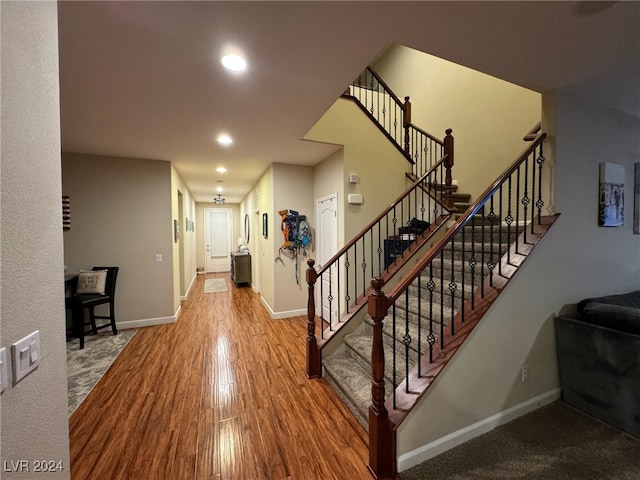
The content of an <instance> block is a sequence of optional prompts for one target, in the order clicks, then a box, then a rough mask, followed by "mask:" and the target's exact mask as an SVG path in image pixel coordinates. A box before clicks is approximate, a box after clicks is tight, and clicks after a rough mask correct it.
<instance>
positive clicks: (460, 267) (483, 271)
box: [421, 258, 489, 281]
mask: <svg viewBox="0 0 640 480" xmlns="http://www.w3.org/2000/svg"><path fill="white" fill-rule="evenodd" d="M452 263H453V271H454V272H455V273H461V272H463V271H464V273H465V274H469V275H471V272H472V269H471V267H470V266H469V262H468V261H466V262H463V261H461V260H451V259H446V258H445V259H444V261H441V260H440V258H435V259H434V260H433V261H432V262H431V264H432V265H433V276H434V278H436V277H437V278H439V275H440V270H441V269H442V267H443V266H444V271H445V275H446V274H447V273H448V274H450V273H451V264H452ZM480 267H481V266H480V265H479V264H476V266H475V268H474V269H473V273H474V275H476V276H477V277H482V276H484V275H488V274H489V269H488V268H487V266H486V265H484V268H480ZM421 276H422V278H423V279H424V278H426V279H427V281H429V278H430V276H431V270H430V268H429V267H427V268H425V269H424V271H423V272H422V274H421Z"/></svg>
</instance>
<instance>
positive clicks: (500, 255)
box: [498, 182, 509, 275]
mask: <svg viewBox="0 0 640 480" xmlns="http://www.w3.org/2000/svg"><path fill="white" fill-rule="evenodd" d="M503 186H504V182H503V183H501V184H500V189H499V190H498V195H500V197H499V200H498V218H499V219H500V221H499V222H498V245H500V248H499V250H498V258H499V259H500V260H498V275H502V261H501V259H502V187H503ZM506 248H507V250H508V249H509V245H507V247H506Z"/></svg>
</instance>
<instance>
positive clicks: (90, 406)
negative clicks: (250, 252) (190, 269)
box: [69, 274, 371, 480]
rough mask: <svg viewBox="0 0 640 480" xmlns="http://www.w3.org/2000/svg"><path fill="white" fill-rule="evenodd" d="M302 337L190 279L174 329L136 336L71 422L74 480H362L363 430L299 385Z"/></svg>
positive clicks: (244, 299) (322, 393)
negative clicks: (188, 288)
mask: <svg viewBox="0 0 640 480" xmlns="http://www.w3.org/2000/svg"><path fill="white" fill-rule="evenodd" d="M205 277H206V278H225V279H226V282H227V286H228V287H229V292H224V293H211V294H205V293H204V292H203V284H204V279H205ZM306 329H307V324H306V319H305V318H304V317H295V318H291V319H281V320H273V319H272V318H271V317H270V316H269V314H268V313H267V311H266V310H265V308H264V306H263V305H262V304H261V302H260V299H259V296H258V295H257V294H256V293H254V292H253V291H252V290H251V289H250V288H246V287H245V288H235V286H233V283H232V282H231V280H230V279H229V276H228V274H213V275H206V276H205V275H199V276H198V278H197V280H196V282H195V284H194V286H193V287H192V289H191V293H190V295H189V297H188V298H187V300H186V301H185V302H184V303H183V305H182V314H181V315H180V318H179V320H178V322H177V323H175V324H171V325H161V326H157V327H149V328H143V329H140V330H139V331H138V332H137V333H136V334H135V335H134V337H133V338H132V339H131V341H130V342H129V344H128V345H127V346H126V347H125V349H124V350H123V351H122V353H121V354H120V356H119V357H118V358H117V360H116V361H115V362H114V364H113V365H112V366H111V368H110V369H109V370H108V371H107V373H106V374H105V375H104V377H103V378H102V379H101V380H100V382H99V383H98V384H97V385H96V387H95V388H94V389H93V391H92V392H91V393H90V394H89V396H88V397H87V398H86V400H85V401H84V402H83V403H82V404H81V405H80V406H79V407H78V408H77V409H76V411H75V412H74V413H73V415H72V416H71V417H70V419H69V429H70V445H71V477H72V479H74V480H88V479H96V480H104V479H136V480H138V479H145V480H151V479H162V480H165V479H167V480H182V479H185V480H186V479H188V480H193V479H205V480H210V479H215V480H245V479H246V480H253V479H263V480H267V479H269V480H280V479H297V480H330V479H335V480H360V479H369V478H371V475H370V474H369V472H368V470H367V467H366V464H367V458H368V453H367V435H366V432H365V430H364V429H363V428H362V426H361V425H360V424H359V423H358V422H357V421H356V420H355V418H354V417H353V416H352V414H351V413H350V412H349V410H348V409H347V408H346V407H345V406H344V405H343V404H342V402H341V401H340V400H339V398H338V397H337V395H336V394H335V392H334V391H333V390H332V389H331V387H329V385H328V384H327V383H326V381H324V380H308V379H307V378H306V375H305V351H304V349H305V338H306V331H307V330H306Z"/></svg>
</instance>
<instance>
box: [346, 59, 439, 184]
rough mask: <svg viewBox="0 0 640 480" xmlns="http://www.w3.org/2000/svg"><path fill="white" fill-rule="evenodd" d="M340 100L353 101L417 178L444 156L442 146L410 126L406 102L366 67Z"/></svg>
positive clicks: (409, 115) (405, 98) (418, 129)
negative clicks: (408, 163) (399, 153)
mask: <svg viewBox="0 0 640 480" xmlns="http://www.w3.org/2000/svg"><path fill="white" fill-rule="evenodd" d="M343 96H345V97H348V98H351V99H353V100H355V101H356V103H357V104H358V105H359V106H360V107H361V108H362V110H363V111H364V112H365V113H366V114H367V115H368V116H369V118H371V120H373V121H374V122H375V123H376V125H378V127H379V128H380V129H381V130H382V131H383V133H385V135H386V136H387V137H388V138H389V140H391V141H392V142H393V144H394V145H395V146H396V148H398V150H400V151H401V152H402V153H403V154H404V156H405V157H406V158H407V160H409V161H410V162H411V163H412V164H413V167H412V171H413V173H414V175H415V176H416V177H417V178H419V177H421V176H422V175H424V174H425V173H426V172H427V171H428V170H429V169H430V168H431V167H433V166H434V165H435V164H436V163H437V162H438V161H439V160H440V159H441V158H442V157H443V156H444V142H443V141H442V140H440V139H438V138H436V137H434V136H433V135H430V134H429V133H427V132H425V131H424V130H422V129H421V128H419V127H417V126H416V125H414V124H413V123H411V101H410V98H409V97H408V96H407V97H404V101H402V100H400V98H399V97H398V96H397V95H396V94H395V93H394V92H393V91H392V90H391V88H390V87H389V86H388V85H387V84H386V83H385V82H384V80H382V78H380V75H378V73H376V71H375V70H374V69H373V68H371V67H367V68H366V69H365V70H364V71H363V72H362V73H361V74H360V75H359V76H358V78H356V79H355V80H354V81H353V83H352V84H351V85H350V86H349V88H348V89H347V91H346V92H345V94H344V95H343Z"/></svg>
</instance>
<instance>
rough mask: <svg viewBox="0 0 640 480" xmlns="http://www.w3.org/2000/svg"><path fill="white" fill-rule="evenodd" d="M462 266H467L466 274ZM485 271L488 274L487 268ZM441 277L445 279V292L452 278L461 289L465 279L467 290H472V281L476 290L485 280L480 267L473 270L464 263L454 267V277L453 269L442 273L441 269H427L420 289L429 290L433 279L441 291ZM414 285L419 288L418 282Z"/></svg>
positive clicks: (421, 279) (421, 280)
mask: <svg viewBox="0 0 640 480" xmlns="http://www.w3.org/2000/svg"><path fill="white" fill-rule="evenodd" d="M462 265H465V269H464V274H463V271H462ZM484 270H485V271H486V272H488V269H487V268H485V269H484ZM440 276H442V278H443V282H444V286H445V290H447V285H449V282H450V281H451V277H452V276H453V278H454V279H455V282H456V283H458V284H459V285H460V288H462V279H463V278H464V284H465V288H467V289H469V288H471V281H472V280H473V287H474V288H475V287H477V286H478V285H480V282H481V281H482V278H483V275H482V273H481V270H480V267H477V266H476V268H475V269H473V270H471V267H470V266H469V265H468V264H463V263H460V266H454V270H453V275H452V274H451V267H449V268H448V269H445V270H444V272H442V270H440V269H439V268H433V270H432V271H431V270H429V269H428V268H427V269H426V270H425V271H424V272H423V273H422V274H421V275H420V288H423V289H424V288H427V284H428V283H429V280H432V279H433V281H434V282H435V284H436V288H437V289H438V291H439V289H440ZM413 284H414V285H415V286H416V287H417V286H418V284H417V281H414V282H413Z"/></svg>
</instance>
